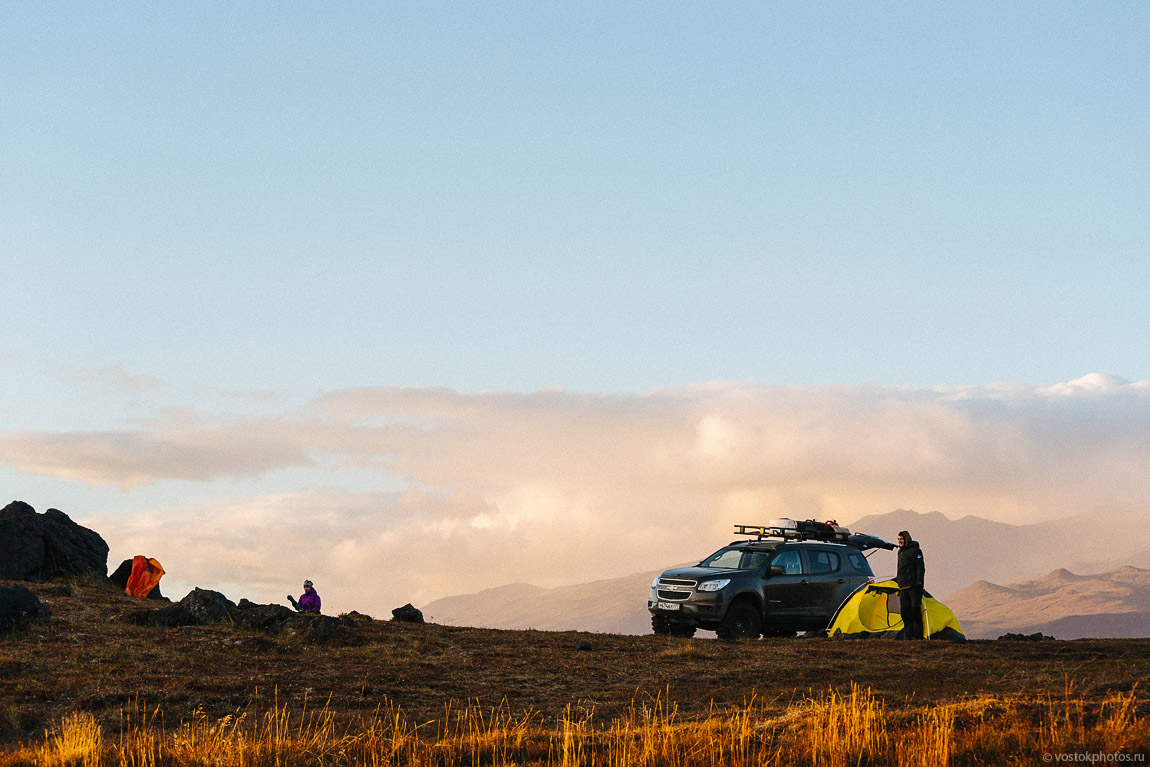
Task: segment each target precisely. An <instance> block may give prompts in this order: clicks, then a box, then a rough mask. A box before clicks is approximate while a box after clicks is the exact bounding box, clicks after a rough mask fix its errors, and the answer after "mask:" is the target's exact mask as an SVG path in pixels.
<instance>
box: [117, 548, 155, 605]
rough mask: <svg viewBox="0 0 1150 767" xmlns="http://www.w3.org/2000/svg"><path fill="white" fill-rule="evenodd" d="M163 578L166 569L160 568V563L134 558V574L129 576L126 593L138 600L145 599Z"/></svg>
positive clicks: (140, 557) (137, 556) (138, 557)
mask: <svg viewBox="0 0 1150 767" xmlns="http://www.w3.org/2000/svg"><path fill="white" fill-rule="evenodd" d="M163 577H164V568H162V567H160V563H159V562H157V561H156V560H154V559H148V558H147V557H143V556H140V555H136V556H134V557H132V574H131V575H129V576H128V585H127V586H125V587H124V591H126V592H127V593H128V594H130V595H131V596H134V597H136V598H137V599H143V598H144V597H146V596H148V593H149V592H151V590H152V589H154V588H156V584H157V583H159V582H160V578H163Z"/></svg>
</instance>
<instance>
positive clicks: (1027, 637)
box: [998, 631, 1054, 642]
mask: <svg viewBox="0 0 1150 767" xmlns="http://www.w3.org/2000/svg"><path fill="white" fill-rule="evenodd" d="M1053 639H1054V637H1051V636H1046V635H1045V634H1043V633H1042V632H1041V631H1039V632H1036V633H1034V634H1013V633H1011V634H1003V635H1002V636H1000V637H999V638H998V641H1000V642H1044V641H1045V642H1049V641H1051V640H1053Z"/></svg>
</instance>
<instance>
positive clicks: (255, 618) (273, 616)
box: [233, 599, 296, 634]
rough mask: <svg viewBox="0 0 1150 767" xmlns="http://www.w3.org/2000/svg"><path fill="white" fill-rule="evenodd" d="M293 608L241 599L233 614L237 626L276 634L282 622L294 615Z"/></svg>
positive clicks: (280, 628) (281, 626)
mask: <svg viewBox="0 0 1150 767" xmlns="http://www.w3.org/2000/svg"><path fill="white" fill-rule="evenodd" d="M295 614H296V612H295V610H292V609H291V608H290V607H284V606H283V605H261V604H256V603H255V602H249V601H248V600H246V599H241V600H240V603H239V604H238V605H236V611H235V613H234V614H233V616H234V617H233V620H234V621H235V624H236V627H237V628H242V629H248V630H250V631H263V632H266V633H268V634H278V633H279V632H280V631H281V630H282V628H283V625H284V622H285V621H287V620H288V619H289V618H291V617H292V616H293V615H295Z"/></svg>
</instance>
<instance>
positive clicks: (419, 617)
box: [391, 602, 424, 623]
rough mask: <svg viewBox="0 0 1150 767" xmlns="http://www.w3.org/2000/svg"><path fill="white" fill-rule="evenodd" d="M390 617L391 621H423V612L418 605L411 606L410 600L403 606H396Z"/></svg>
mask: <svg viewBox="0 0 1150 767" xmlns="http://www.w3.org/2000/svg"><path fill="white" fill-rule="evenodd" d="M391 619H392V620H393V621H402V622H404V623H423V622H424V621H423V612H422V611H420V609H419V608H418V607H414V606H412V604H411V603H410V602H408V603H407V604H405V605H404V606H403V607H397V608H395V609H394V610H392V611H391Z"/></svg>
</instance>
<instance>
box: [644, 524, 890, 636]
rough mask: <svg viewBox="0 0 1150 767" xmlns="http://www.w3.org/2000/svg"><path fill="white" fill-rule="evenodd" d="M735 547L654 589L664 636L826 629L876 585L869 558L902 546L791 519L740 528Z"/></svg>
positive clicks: (656, 621) (651, 606) (651, 603)
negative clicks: (858, 593) (852, 599)
mask: <svg viewBox="0 0 1150 767" xmlns="http://www.w3.org/2000/svg"><path fill="white" fill-rule="evenodd" d="M735 532H736V533H737V534H739V535H750V536H754V539H753V540H740V541H734V542H732V543H731V544H730V545H728V546H725V547H723V548H721V549H719V550H718V551H716V552H715V553H714V554H712V555H711V556H709V557H707V558H706V559H704V560H703V561H702V562H700V563H699V564H698V565H696V566H694V567H679V568H675V569H672V570H667V571H666V572H664V573H663V574H662V575H660V576H659V577H658V578H656V579H655V580H654V582H653V583H652V584H651V595H650V597H649V598H648V600H647V609H648V610H649V611H650V612H651V627H652V628H653V629H654V630H655V633H656V634H671V635H672V636H680V637H690V636H694V634H695V631H696V630H697V629H700V628H701V629H706V630H710V631H714V632H716V633H717V634H718V635H719V636H720V637H722V638H723V639H748V638H755V637H758V636H759V635H764V636H792V635H794V634H795V633H796V632H799V631H825V630H826V628H827V625H828V624H829V623H830V620H831V618H832V617H833V616H834V613H835V611H836V610H837V609H838V608H839V605H841V604H842V603H843V602H844V601H845V600H846V599H847V597H849V596H850V595H851V594H852V593H853V592H854V591H855V589H857V588H858V587H859V586H862V585H863V584H864V583H873V582H874V572H873V571H872V570H871V568H870V563H868V562H867V560H866V557H864V556H863V552H864V551H866V550H868V549H873V548H883V549H893V548H894V544H892V543H889V542H887V541H884V540H882V539H881V538H875V537H874V536H870V535H863V534H861V533H855V534H852V533H851V532H850V531H849V530H847V529H846V528H845V527H840V526H838V525H837V524H835V523H833V522H815V521H813V520H807V521H805V522H796V521H795V520H790V519H776V520H771V524H770V525H763V526H759V525H754V526H752V525H735Z"/></svg>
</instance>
